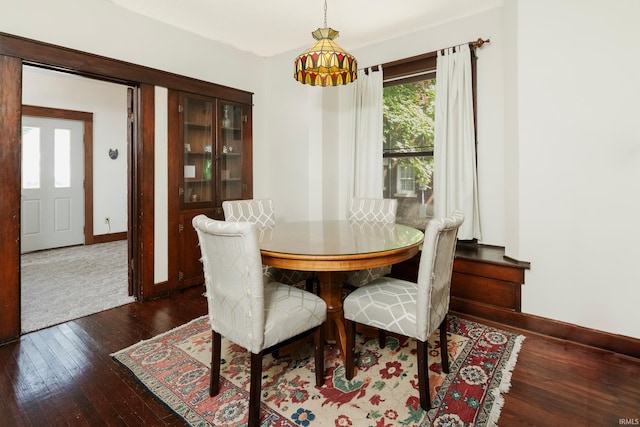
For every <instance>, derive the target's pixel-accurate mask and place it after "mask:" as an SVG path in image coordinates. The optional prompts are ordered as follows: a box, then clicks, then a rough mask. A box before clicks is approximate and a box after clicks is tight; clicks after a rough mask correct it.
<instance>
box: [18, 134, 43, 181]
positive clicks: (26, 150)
mask: <svg viewBox="0 0 640 427" xmlns="http://www.w3.org/2000/svg"><path fill="white" fill-rule="evenodd" d="M22 188H26V189H33V188H40V128H36V127H30V126H23V127H22Z"/></svg>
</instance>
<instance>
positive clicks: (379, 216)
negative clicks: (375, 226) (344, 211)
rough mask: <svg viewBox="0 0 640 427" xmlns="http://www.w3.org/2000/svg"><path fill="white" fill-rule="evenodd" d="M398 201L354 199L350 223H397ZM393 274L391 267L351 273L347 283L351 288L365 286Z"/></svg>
mask: <svg viewBox="0 0 640 427" xmlns="http://www.w3.org/2000/svg"><path fill="white" fill-rule="evenodd" d="M397 210H398V201H397V200H396V199H365V198H360V197H354V198H353V199H351V204H350V206H349V220H350V221H368V222H379V223H385V224H393V223H395V222H396V212H397ZM389 273H391V266H390V265H385V266H383V267H375V268H369V269H367V270H358V271H349V272H347V279H346V281H345V283H346V284H347V285H348V286H351V287H356V288H357V287H360V286H364V285H366V284H367V283H369V282H371V281H372V280H375V279H377V278H378V277H381V276H385V275H387V274H389Z"/></svg>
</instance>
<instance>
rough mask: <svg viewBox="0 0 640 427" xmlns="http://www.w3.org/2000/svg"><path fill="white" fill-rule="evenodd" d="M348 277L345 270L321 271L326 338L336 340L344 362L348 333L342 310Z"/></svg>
mask: <svg viewBox="0 0 640 427" xmlns="http://www.w3.org/2000/svg"><path fill="white" fill-rule="evenodd" d="M345 278H346V273H345V272H344V271H319V272H318V281H319V282H320V297H321V298H322V299H323V300H324V302H326V303H327V321H326V322H325V326H324V327H325V338H326V340H327V341H335V343H336V345H337V346H338V349H339V350H340V355H341V358H342V362H343V363H344V362H345V361H346V355H347V354H350V352H347V334H346V329H345V326H344V311H343V310H342V284H343V283H344V280H345Z"/></svg>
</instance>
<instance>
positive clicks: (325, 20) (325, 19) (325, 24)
mask: <svg viewBox="0 0 640 427" xmlns="http://www.w3.org/2000/svg"><path fill="white" fill-rule="evenodd" d="M324 28H327V0H324Z"/></svg>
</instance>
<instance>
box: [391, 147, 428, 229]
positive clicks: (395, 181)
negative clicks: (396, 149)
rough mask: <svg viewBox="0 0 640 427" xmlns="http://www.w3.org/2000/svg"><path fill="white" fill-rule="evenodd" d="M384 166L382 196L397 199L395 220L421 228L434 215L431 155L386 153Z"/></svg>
mask: <svg viewBox="0 0 640 427" xmlns="http://www.w3.org/2000/svg"><path fill="white" fill-rule="evenodd" d="M383 168H384V171H383V173H384V191H383V197H385V198H392V199H398V213H397V215H396V222H398V223H400V224H407V225H410V226H412V227H416V228H421V229H424V228H425V227H426V224H427V222H428V220H429V219H430V218H432V217H433V157H432V156H416V157H387V158H384V159H383Z"/></svg>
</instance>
